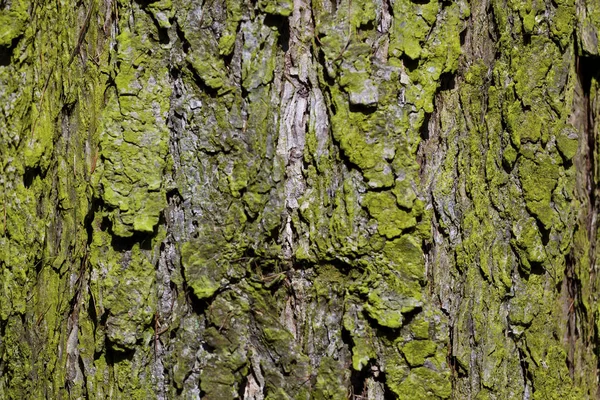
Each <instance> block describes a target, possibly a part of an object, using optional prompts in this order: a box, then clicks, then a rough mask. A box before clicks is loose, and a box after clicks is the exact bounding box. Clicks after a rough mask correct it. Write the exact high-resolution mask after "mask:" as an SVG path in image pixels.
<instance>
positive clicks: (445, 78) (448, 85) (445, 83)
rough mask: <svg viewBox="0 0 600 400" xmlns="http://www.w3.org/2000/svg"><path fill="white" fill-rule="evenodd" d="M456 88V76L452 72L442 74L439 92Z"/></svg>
mask: <svg viewBox="0 0 600 400" xmlns="http://www.w3.org/2000/svg"><path fill="white" fill-rule="evenodd" d="M454 88H456V74H454V73H452V72H444V73H443V74H441V75H440V87H439V89H438V92H443V91H447V90H454Z"/></svg>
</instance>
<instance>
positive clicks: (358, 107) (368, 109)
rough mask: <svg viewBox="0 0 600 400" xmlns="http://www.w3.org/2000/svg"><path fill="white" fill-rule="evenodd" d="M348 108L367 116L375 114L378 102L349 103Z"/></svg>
mask: <svg viewBox="0 0 600 400" xmlns="http://www.w3.org/2000/svg"><path fill="white" fill-rule="evenodd" d="M348 109H349V110H350V112H353V113H361V114H363V115H365V116H368V115H371V114H373V113H374V112H375V111H377V103H373V104H352V103H348Z"/></svg>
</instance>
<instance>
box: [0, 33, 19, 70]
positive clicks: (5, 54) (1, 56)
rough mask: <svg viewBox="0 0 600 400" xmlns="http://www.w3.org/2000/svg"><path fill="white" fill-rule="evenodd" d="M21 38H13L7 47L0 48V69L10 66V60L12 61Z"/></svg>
mask: <svg viewBox="0 0 600 400" xmlns="http://www.w3.org/2000/svg"><path fill="white" fill-rule="evenodd" d="M21 37H22V36H18V37H16V38H14V39H13V40H12V42H11V43H10V46H8V47H2V46H0V67H6V66H8V65H10V60H11V59H12V55H13V53H14V50H15V48H16V47H17V43H19V40H21Z"/></svg>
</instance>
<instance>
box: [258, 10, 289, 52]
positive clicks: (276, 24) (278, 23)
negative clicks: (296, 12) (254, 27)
mask: <svg viewBox="0 0 600 400" xmlns="http://www.w3.org/2000/svg"><path fill="white" fill-rule="evenodd" d="M263 24H264V25H266V26H268V27H269V28H273V29H276V31H277V32H278V33H279V36H278V38H277V45H278V46H279V47H280V48H281V49H282V50H283V51H284V52H286V51H288V49H289V47H290V22H289V19H288V18H285V17H281V16H278V15H273V14H267V15H265V19H264V21H263Z"/></svg>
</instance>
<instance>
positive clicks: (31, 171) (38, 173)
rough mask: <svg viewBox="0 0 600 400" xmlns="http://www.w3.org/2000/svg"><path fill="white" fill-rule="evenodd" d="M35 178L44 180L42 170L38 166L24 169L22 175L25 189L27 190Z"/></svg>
mask: <svg viewBox="0 0 600 400" xmlns="http://www.w3.org/2000/svg"><path fill="white" fill-rule="evenodd" d="M36 177H40V178H42V179H43V178H44V177H43V176H42V169H41V168H40V167H39V166H35V167H25V172H24V173H23V185H24V186H25V188H27V189H29V188H30V187H31V185H32V184H33V181H34V180H35V178H36Z"/></svg>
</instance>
